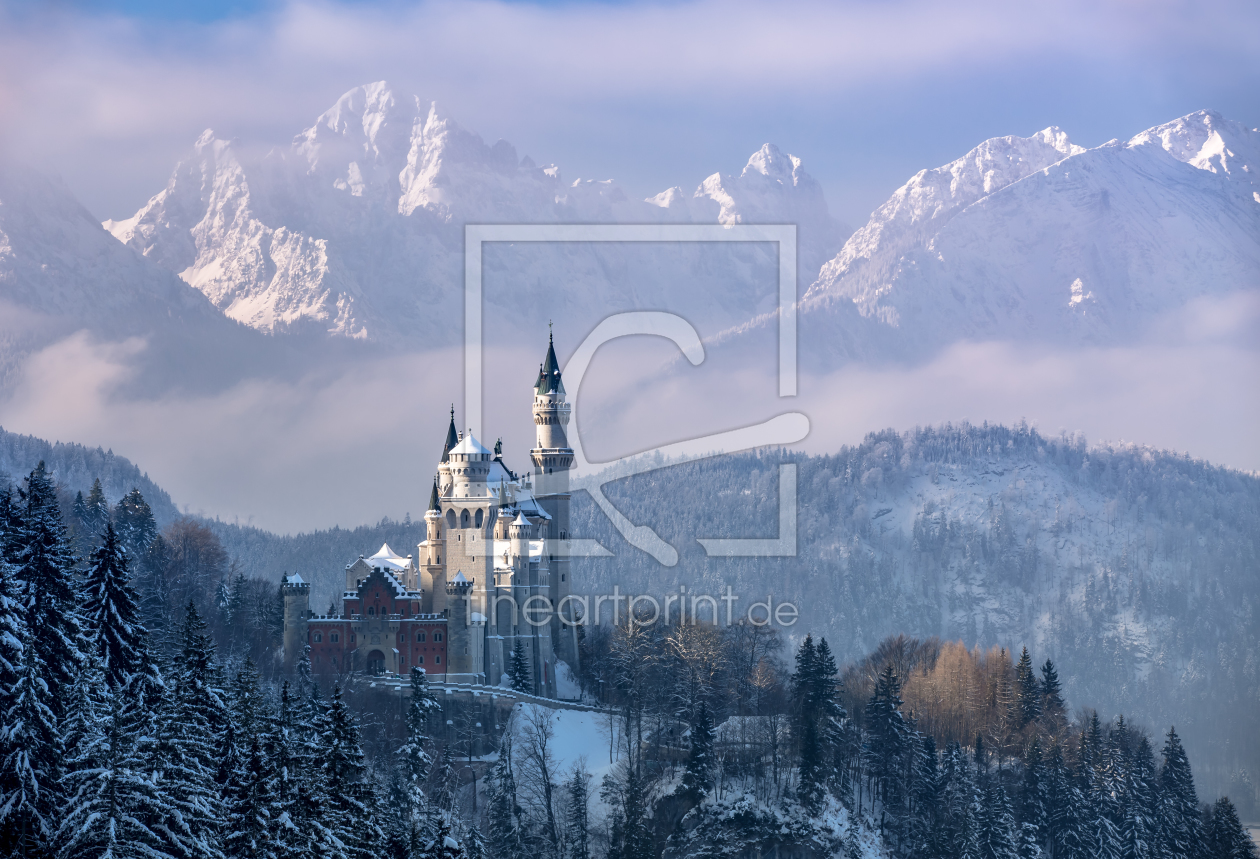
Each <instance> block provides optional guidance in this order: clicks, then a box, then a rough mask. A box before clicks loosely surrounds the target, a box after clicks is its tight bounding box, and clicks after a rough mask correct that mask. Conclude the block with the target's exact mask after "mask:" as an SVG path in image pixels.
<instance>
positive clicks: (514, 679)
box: [507, 638, 534, 692]
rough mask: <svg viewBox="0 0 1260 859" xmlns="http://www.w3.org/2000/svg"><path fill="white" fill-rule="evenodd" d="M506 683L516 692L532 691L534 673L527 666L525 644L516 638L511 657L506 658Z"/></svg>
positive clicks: (527, 659) (527, 658)
mask: <svg viewBox="0 0 1260 859" xmlns="http://www.w3.org/2000/svg"><path fill="white" fill-rule="evenodd" d="M507 675H508V683H509V684H510V685H511V687H512V688H513V689H515V690H516V691H517V692H532V691H534V675H533V672H532V671H530V668H529V657H528V656H527V655H526V654H525V645H524V644H522V643H521V640H520V639H519V638H518V639H517V640H516V644H515V645H514V646H513V647H512V657H511V659H509V660H508V671H507Z"/></svg>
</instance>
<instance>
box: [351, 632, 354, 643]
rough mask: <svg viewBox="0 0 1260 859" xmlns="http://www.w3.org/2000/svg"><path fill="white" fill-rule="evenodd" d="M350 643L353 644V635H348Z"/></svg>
mask: <svg viewBox="0 0 1260 859" xmlns="http://www.w3.org/2000/svg"><path fill="white" fill-rule="evenodd" d="M350 643H351V644H354V633H353V632H352V633H350Z"/></svg>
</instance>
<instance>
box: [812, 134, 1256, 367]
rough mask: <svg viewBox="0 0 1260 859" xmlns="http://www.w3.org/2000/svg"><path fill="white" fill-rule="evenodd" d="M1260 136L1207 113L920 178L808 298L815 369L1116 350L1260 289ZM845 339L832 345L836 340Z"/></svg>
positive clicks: (854, 239) (1001, 149) (1000, 151)
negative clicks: (962, 349) (1022, 347)
mask: <svg viewBox="0 0 1260 859" xmlns="http://www.w3.org/2000/svg"><path fill="white" fill-rule="evenodd" d="M1258 171H1260V132H1257V131H1256V130H1253V129H1248V128H1247V127H1245V126H1243V125H1241V124H1239V123H1236V122H1231V121H1229V120H1227V119H1225V118H1223V117H1221V116H1220V115H1219V114H1217V113H1214V112H1212V111H1199V112H1197V113H1193V114H1190V115H1188V116H1184V117H1181V118H1180V119H1177V120H1174V121H1172V122H1169V123H1166V124H1164V125H1160V126H1157V127H1155V128H1152V129H1149V130H1147V131H1144V132H1142V133H1140V134H1138V135H1136V136H1135V137H1133V138H1132V139H1130V140H1129V141H1128V142H1126V143H1121V142H1119V141H1111V142H1109V143H1106V144H1104V145H1102V146H1099V147H1097V148H1094V149H1088V150H1087V149H1083V148H1081V147H1080V146H1076V145H1074V144H1072V143H1071V142H1069V140H1068V138H1067V135H1066V134H1065V133H1064V132H1062V131H1060V130H1059V129H1057V128H1048V129H1046V130H1044V131H1042V132H1039V133H1038V134H1035V135H1033V136H1032V137H1030V138H1018V137H999V138H994V139H992V140H987V141H985V142H984V143H982V144H980V145H979V146H977V147H976V148H975V149H973V150H972V151H970V152H968V153H967V154H966V155H964V156H963V157H962V158H959V159H958V160H956V161H953V162H951V163H950V164H946V165H945V166H943V167H938V168H936V169H934V170H924V171H921V172H919V173H918V174H916V175H915V176H914V177H912V178H911V179H910V181H909V182H907V183H906V184H905V185H903V186H902V187H901V188H899V189H898V190H897V191H896V192H895V193H894V194H893V195H892V196H891V197H890V198H889V199H888V201H887V202H886V203H884V204H883V205H882V206H880V207H879V208H878V209H877V210H876V211H875V212H874V213H873V214H872V216H871V219H870V221H869V222H868V223H867V224H866V225H865V226H863V227H862V228H861V229H859V230H858V231H857V232H856V233H854V234H853V235H852V236H851V237H850V238H849V240H848V241H847V242H846V243H845V245H844V248H843V249H842V250H841V251H840V253H839V254H838V255H837V256H836V257H835V258H834V259H832V260H831V261H829V262H828V263H827V264H826V265H824V266H823V268H822V270H821V272H820V273H819V276H818V278H817V280H816V282H814V283H813V284H812V285H811V286H810V287H809V289H808V291H807V292H806V293H805V295H804V297H803V299H802V324H803V326H805V329H806V330H807V331H812V332H815V333H816V334H817V333H821V332H829V333H830V335H831V336H829V337H825V338H824V337H819V338H818V340H817V342H816V344H815V345H816V346H817V349H818V351H817V352H815V353H814V355H813V357H814V358H815V359H817V360H820V361H823V362H825V363H836V362H839V361H843V360H845V359H848V358H853V357H858V356H877V355H879V356H888V355H892V356H895V357H898V358H906V357H915V356H921V355H923V354H925V353H928V352H931V351H933V350H936V349H939V348H940V347H942V346H944V345H947V344H948V343H951V342H954V341H957V340H960V339H972V340H985V339H1012V340H1021V341H1027V340H1033V341H1041V342H1046V343H1050V344H1081V343H1090V344H1098V345H1103V344H1117V343H1125V342H1131V341H1133V340H1134V339H1135V338H1139V337H1141V336H1143V335H1144V334H1146V333H1149V331H1150V328H1151V326H1152V324H1153V323H1155V322H1156V321H1157V320H1158V319H1159V318H1160V317H1162V316H1165V315H1167V314H1175V313H1176V312H1177V311H1178V310H1179V309H1180V308H1182V307H1184V306H1185V305H1186V304H1187V303H1188V302H1190V301H1191V300H1193V299H1196V298H1199V297H1203V296H1223V295H1228V294H1230V293H1233V292H1237V291H1242V290H1255V289H1256V288H1257V286H1258V285H1260V190H1258V189H1260V184H1257V183H1258V182H1260V177H1258V176H1257V173H1258ZM837 335H839V336H837Z"/></svg>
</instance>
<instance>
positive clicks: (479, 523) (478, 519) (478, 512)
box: [475, 510, 481, 528]
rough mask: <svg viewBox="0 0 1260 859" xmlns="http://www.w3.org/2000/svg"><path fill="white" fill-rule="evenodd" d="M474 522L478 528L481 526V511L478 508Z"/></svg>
mask: <svg viewBox="0 0 1260 859" xmlns="http://www.w3.org/2000/svg"><path fill="white" fill-rule="evenodd" d="M475 524H476V526H477V527H478V528H480V527H481V511H480V510H478V511H477V518H476V522H475Z"/></svg>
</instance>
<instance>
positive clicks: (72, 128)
mask: <svg viewBox="0 0 1260 859" xmlns="http://www.w3.org/2000/svg"><path fill="white" fill-rule="evenodd" d="M0 9H2V10H3V11H0V31H2V32H0V83H2V84H3V86H2V87H0V123H2V124H0V129H2V130H0V147H3V148H2V149H0V156H3V157H6V158H9V159H17V160H22V161H27V162H31V163H33V164H35V165H36V166H37V167H40V168H42V169H45V170H48V171H50V172H55V173H59V174H61V175H62V176H63V177H64V178H65V179H66V181H67V182H68V183H69V184H70V186H71V188H72V189H73V190H74V191H75V192H76V193H77V194H78V195H79V196H80V198H81V199H82V200H83V201H84V203H85V204H86V205H87V206H88V208H89V209H90V210H91V211H92V212H93V213H94V214H96V215H97V216H98V217H101V218H105V217H120V216H126V215H128V214H130V213H131V212H133V211H134V210H135V209H136V208H137V207H138V206H139V205H140V204H141V203H142V202H143V201H144V200H145V199H147V198H148V197H149V196H150V195H151V194H153V193H154V192H156V191H157V190H158V189H159V188H160V187H161V186H162V185H163V184H164V182H165V179H166V177H167V176H168V175H169V173H170V170H171V167H172V166H173V164H174V162H175V161H176V160H177V159H178V158H179V157H180V155H181V154H182V153H183V152H184V151H186V150H187V149H188V147H189V146H190V145H191V143H192V141H193V140H194V139H195V138H196V137H197V135H198V134H199V133H200V132H201V131H202V130H203V129H205V128H207V127H213V128H214V129H215V131H216V132H217V133H218V134H220V135H222V136H231V137H236V138H239V139H240V140H241V141H242V142H244V143H245V144H254V145H259V146H265V145H271V144H277V143H284V142H286V141H287V140H289V139H290V138H291V137H292V135H293V134H294V133H296V132H297V131H299V130H300V129H302V128H304V127H306V126H307V125H309V124H310V122H311V121H312V120H313V119H314V117H315V116H317V115H318V114H319V113H320V112H321V111H323V110H324V109H326V108H327V107H328V106H330V105H331V104H332V103H333V102H334V101H335V100H336V98H337V97H338V96H339V95H340V94H341V93H342V92H344V91H345V90H348V89H350V88H351V87H353V86H356V85H358V84H362V83H366V82H369V81H373V80H380V79H387V80H389V81H390V82H391V83H392V84H393V85H394V86H395V87H396V88H397V89H398V90H402V91H405V92H413V93H416V94H418V95H420V96H421V97H422V98H425V99H436V100H438V101H439V104H440V105H442V107H443V108H444V109H445V111H446V112H447V113H449V114H450V115H451V116H452V117H453V118H455V119H456V120H457V121H458V122H460V123H461V124H462V125H464V126H466V127H468V128H471V129H473V130H475V131H478V132H479V133H481V134H482V136H483V137H485V138H487V139H488V140H494V139H497V138H500V137H502V138H504V139H507V140H509V141H510V142H512V143H513V144H514V145H515V146H516V148H517V151H518V153H520V154H522V155H524V154H528V155H530V156H531V157H533V158H534V160H535V161H537V162H540V163H556V164H558V165H559V166H560V167H561V169H562V172H563V174H564V175H565V176H566V177H567V178H570V179H573V178H577V177H582V178H614V179H617V180H618V181H619V182H621V183H622V184H623V185H624V186H625V187H626V188H627V189H628V190H629V191H630V192H631V193H634V194H642V195H643V196H647V195H649V194H652V193H655V192H657V191H660V190H662V189H664V188H666V187H669V186H671V185H681V186H682V187H684V188H687V189H690V188H692V187H694V186H695V185H696V184H697V183H698V182H699V181H700V180H701V179H702V178H703V177H705V176H706V175H709V174H710V173H713V172H715V171H719V170H720V171H723V172H737V171H738V170H739V169H740V168H741V167H742V166H743V164H744V162H745V161H746V160H747V158H748V155H749V154H750V153H752V152H753V151H754V150H755V149H757V148H758V147H759V146H760V145H761V144H762V143H765V142H767V141H769V142H774V143H776V144H777V145H779V146H780V147H781V148H782V149H784V150H785V151H789V152H792V153H794V154H796V155H799V156H800V157H802V158H803V159H804V161H805V167H806V170H807V171H808V172H810V173H811V174H812V175H814V176H815V177H816V178H818V179H819V180H820V181H821V182H822V183H823V186H824V188H825V189H826V192H827V196H828V201H829V203H830V205H831V208H832V211H833V213H834V214H835V215H836V216H837V217H838V218H840V219H841V220H843V221H846V222H847V223H849V224H851V225H853V226H857V225H859V224H860V223H861V222H863V221H864V220H865V219H866V216H867V215H868V214H869V212H870V211H871V210H872V209H873V208H874V207H875V206H877V205H879V203H880V202H882V201H883V200H884V199H885V198H886V197H887V196H888V194H889V193H890V192H891V191H892V190H893V189H895V188H896V187H897V186H898V185H900V184H901V183H902V182H904V181H905V180H906V179H907V178H908V177H909V176H910V175H912V174H913V173H915V172H917V171H918V170H920V169H923V168H926V167H934V166H937V165H940V164H942V163H945V162H947V161H949V160H952V159H953V158H956V157H958V156H960V155H962V154H963V153H964V152H966V151H967V150H968V149H969V148H971V147H972V146H974V145H975V144H976V143H978V142H980V141H981V140H983V139H985V138H987V137H991V136H995V135H1001V134H1019V135H1028V134H1031V133H1033V132H1034V131H1037V130H1039V129H1041V128H1044V127H1046V126H1048V125H1058V126H1060V127H1061V128H1063V129H1064V130H1065V131H1067V132H1068V134H1069V135H1070V136H1071V138H1072V139H1073V140H1074V141H1075V142H1077V143H1080V144H1082V145H1085V146H1094V145H1098V144H1100V143H1103V142H1105V141H1107V140H1108V139H1111V138H1113V137H1119V138H1126V137H1128V136H1131V135H1132V134H1134V133H1136V132H1138V131H1140V130H1142V129H1144V128H1147V127H1149V126H1151V125H1154V124H1157V123H1160V122H1164V121H1167V120H1169V119H1172V118H1174V117H1176V116H1180V115H1183V114H1185V113H1188V112H1190V111H1192V110H1196V109H1199V108H1202V107H1212V108H1215V109H1217V110H1220V111H1222V112H1223V113H1225V114H1226V115H1227V116H1229V117H1231V118H1234V119H1238V120H1240V121H1243V122H1245V123H1247V124H1248V125H1251V126H1253V127H1254V126H1256V125H1260V62H1257V57H1260V4H1256V3H1254V2H1230V0H1225V2H1213V3H1182V2H1170V0H1152V2H1142V3H1138V2H1129V0H1112V2H1088V3H1086V2H1061V3H1056V4H1038V5H1036V6H1032V5H1028V4H1010V3H998V2H987V0H981V2H976V0H970V2H949V3H937V2H914V0H899V2H889V3H878V4H877V3H871V2H847V3H846V2H841V3H827V4H822V3H811V2H805V3H780V4H774V5H768V4H761V3H753V2H721V3H719V2H713V1H712V0H693V1H692V2H672V3H633V2H631V3H577V2H569V3H562V4H546V3H544V4H534V3H500V2H476V3H458V4H457V3H447V2H436V3H435V2H424V3H399V2H355V3H339V2H273V1H272V0H267V2H255V1H254V0H246V2H230V3H208V2H193V3H180V4H172V3H158V2H147V0H133V1H132V2H81V3H59V4H47V3H42V4H29V3H16V4H8V5H4V6H0Z"/></svg>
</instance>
